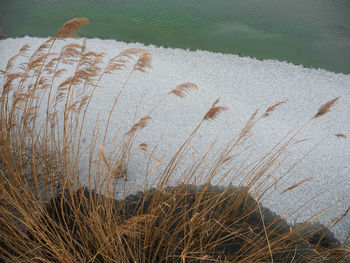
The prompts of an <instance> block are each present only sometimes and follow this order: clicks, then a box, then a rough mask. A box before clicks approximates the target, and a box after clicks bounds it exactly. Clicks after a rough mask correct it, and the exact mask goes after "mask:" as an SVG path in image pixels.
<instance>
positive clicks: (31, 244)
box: [0, 18, 349, 263]
mask: <svg viewBox="0 0 350 263" xmlns="http://www.w3.org/2000/svg"><path fill="white" fill-rule="evenodd" d="M87 23H88V20H87V19H85V18H74V19H72V20H70V21H68V22H67V23H65V24H64V26H63V27H62V28H61V29H60V30H59V31H58V32H57V34H56V36H55V37H54V38H52V39H49V40H48V41H46V42H44V43H43V44H42V45H41V46H39V47H38V48H37V49H36V50H35V51H34V53H33V54H32V55H31V56H30V57H29V58H28V61H27V62H26V63H23V64H21V65H17V64H16V60H17V59H18V58H19V57H24V56H26V53H27V52H28V50H29V47H28V46H27V45H24V46H23V47H22V48H21V49H20V50H19V52H18V53H17V54H16V55H15V56H14V57H12V58H11V59H10V60H9V61H8V64H7V66H6V68H5V70H3V71H1V73H2V75H3V76H4V80H5V81H4V85H3V87H2V90H1V97H0V99H1V107H0V146H1V148H0V178H1V179H0V214H1V215H2V216H1V218H0V259H1V260H3V261H5V262H72V263H73V262H264V261H265V262H267V261H269V262H270V261H272V262H326V261H327V262H340V261H341V260H344V259H345V258H346V257H347V256H348V254H349V250H348V249H347V248H346V247H345V246H343V247H342V246H340V245H339V244H338V243H337V242H336V240H335V239H334V238H332V236H331V235H329V234H328V232H327V231H328V230H327V229H325V228H323V227H321V226H316V227H310V226H309V225H308V224H301V225H298V226H290V225H288V224H287V223H286V222H285V221H284V220H283V219H282V218H280V217H279V216H277V215H274V214H273V213H272V212H271V211H269V210H268V209H266V208H264V207H261V206H260V204H259V203H258V200H259V199H260V198H261V196H262V194H261V192H262V190H263V188H264V187H265V188H267V189H269V188H271V187H272V186H276V182H278V181H279V180H281V178H278V179H275V181H274V182H273V183H269V181H268V179H265V178H271V177H272V178H274V177H273V175H272V173H273V167H274V165H275V164H276V163H277V162H278V157H279V156H281V155H282V154H283V153H284V152H285V151H286V149H288V147H290V146H291V145H293V144H295V143H297V142H298V141H296V140H294V139H295V137H296V135H297V134H298V133H300V131H301V129H300V130H299V131H297V132H296V134H292V135H290V136H289V137H287V142H286V143H285V144H284V145H278V147H277V146H276V147H274V148H273V149H272V150H271V152H269V153H268V154H267V155H266V156H263V157H262V158H261V159H260V160H258V161H257V162H256V163H253V164H249V165H247V166H246V167H243V168H242V169H238V170H235V169H234V168H230V169H228V170H229V171H228V172H226V173H225V174H224V175H223V177H225V176H229V175H230V174H232V173H237V174H243V173H246V174H247V176H246V178H245V181H246V184H245V186H244V187H243V186H240V187H233V186H231V185H229V186H227V187H225V188H219V187H216V186H213V185H211V182H212V180H213V179H214V177H216V176H219V175H220V171H221V169H222V168H223V167H224V166H227V165H229V164H230V163H231V162H233V161H234V160H235V158H236V157H237V155H238V154H236V153H235V152H234V151H235V150H236V148H237V147H239V146H241V145H242V144H243V143H244V141H245V140H246V138H247V137H248V136H249V134H250V133H251V130H252V128H253V127H254V125H255V123H256V122H257V121H258V120H259V119H260V118H259V117H258V110H256V111H255V112H254V113H253V114H252V115H251V117H250V118H249V120H248V121H247V123H246V125H245V126H244V127H243V128H242V129H241V131H240V133H239V134H238V135H237V136H236V137H235V138H233V139H232V140H231V141H230V142H228V144H227V146H226V147H225V148H224V149H222V151H221V152H218V153H215V154H214V158H213V159H210V156H211V154H212V152H211V151H212V149H213V148H212V146H213V145H214V144H215V142H214V143H213V145H212V146H211V148H210V149H209V150H208V152H207V153H205V154H204V155H203V156H202V157H201V158H200V159H199V160H198V161H195V162H194V163H193V164H192V166H191V167H190V169H188V170H186V172H185V173H184V174H183V179H184V181H185V183H184V184H180V185H178V186H173V187H167V186H166V185H167V183H168V182H169V180H170V179H171V177H172V176H173V175H174V171H175V170H176V169H177V167H178V166H179V165H180V164H181V161H182V160H183V158H185V157H186V153H187V152H188V150H189V148H190V142H191V140H192V139H193V138H194V136H195V135H196V133H197V132H198V130H199V129H200V127H201V125H202V123H203V122H204V121H206V120H214V119H216V118H217V117H218V116H219V114H220V113H222V112H223V111H226V110H228V109H227V108H226V107H224V106H218V103H219V99H217V100H216V101H215V102H214V103H213V104H212V105H211V107H210V108H209V110H208V111H207V113H206V114H205V116H204V117H203V119H202V120H201V121H200V123H199V124H198V125H197V126H196V128H195V129H194V130H193V131H192V133H191V134H190V135H189V137H188V138H187V139H186V141H185V142H184V143H183V145H181V147H180V148H179V149H178V151H177V152H176V153H175V154H174V156H172V157H171V159H170V161H169V162H168V163H167V164H166V165H165V168H164V169H163V170H162V171H160V172H159V173H158V175H155V177H156V178H155V180H154V182H153V184H151V183H150V184H147V186H149V185H150V186H151V185H153V186H154V187H153V188H152V189H150V188H147V187H143V186H142V185H141V184H140V183H139V185H140V187H141V188H142V189H143V191H142V192H138V193H136V194H135V195H130V196H127V197H126V198H124V199H122V200H119V201H117V200H116V199H115V197H116V196H118V197H120V195H118V194H120V193H119V188H117V185H118V183H120V182H122V181H121V179H122V178H124V180H126V179H127V176H126V175H127V170H128V163H129V159H130V157H131V155H132V153H133V152H134V151H135V150H136V149H139V150H141V151H143V152H144V153H145V154H146V156H148V157H149V160H150V163H151V161H153V162H155V163H154V166H153V168H152V169H151V171H150V172H149V173H148V174H147V175H146V178H145V181H147V182H149V181H150V178H151V177H152V175H153V174H155V171H156V169H158V167H159V166H160V164H162V162H164V157H165V155H164V156H163V157H161V158H156V157H154V155H153V153H154V152H153V151H152V152H150V153H148V152H147V148H148V145H147V144H146V143H142V144H140V145H138V146H136V147H134V142H135V138H136V136H137V134H138V132H139V131H141V129H142V128H144V127H145V126H146V125H147V122H148V121H149V120H150V119H151V116H150V115H151V113H152V112H153V111H154V110H155V109H156V108H157V106H158V105H159V104H160V103H162V102H163V101H164V99H165V98H167V97H168V94H174V95H176V96H178V97H181V98H183V97H184V96H185V94H186V93H188V92H189V91H191V90H194V89H197V85H196V84H194V83H190V82H187V83H183V84H180V85H178V86H177V87H176V88H175V89H173V90H171V91H170V92H169V93H167V94H165V95H164V97H163V98H162V99H161V100H160V101H159V102H158V103H156V105H155V107H153V109H152V110H151V111H150V113H149V114H148V115H146V116H145V117H143V118H141V119H140V120H139V121H138V122H136V123H134V124H133V125H132V126H131V128H130V129H128V130H129V131H128V132H127V133H126V134H124V135H121V136H122V137H121V139H120V144H116V145H111V146H110V147H108V149H106V148H105V147H104V143H105V140H106V136H107V133H108V130H109V122H110V118H111V116H112V113H113V112H114V108H115V105H116V104H117V102H118V100H119V97H120V94H121V93H122V92H123V90H124V89H125V88H126V86H127V83H128V80H129V79H130V78H131V76H132V75H133V74H134V73H135V72H136V71H140V72H146V70H147V69H149V68H150V67H151V55H150V53H148V52H147V51H145V50H143V49H127V50H125V51H123V52H121V53H120V54H118V55H116V56H115V57H113V58H112V59H110V60H109V61H108V62H107V63H106V65H105V66H103V58H104V54H102V53H96V52H92V51H88V50H87V47H86V41H85V40H84V41H83V43H82V44H67V45H65V46H64V47H63V48H62V49H61V51H60V53H59V54H55V53H52V52H51V50H52V47H53V45H54V43H55V41H56V40H57V41H59V39H60V38H64V37H71V36H76V32H78V31H79V30H80V27H82V26H85V25H86V24H87ZM66 65H69V66H71V67H73V68H74V70H73V71H71V72H66V69H65V67H66ZM128 65H132V67H131V68H132V69H131V71H130V72H129V74H128V77H127V79H126V80H125V82H124V84H123V85H122V87H121V88H120V90H119V92H118V93H117V95H116V98H115V100H114V103H113V105H112V106H111V110H110V112H109V115H108V120H107V124H106V127H105V132H104V136H103V140H101V142H100V141H98V138H99V137H98V129H97V127H96V126H95V128H94V130H93V135H92V137H91V138H88V139H86V138H83V130H84V123H85V118H86V116H87V110H88V107H89V105H90V102H91V99H92V97H93V95H94V93H95V91H96V89H97V88H98V87H99V85H100V82H101V80H102V78H103V76H104V75H106V74H112V73H115V72H117V71H119V70H124V69H126V68H128ZM62 77H63V78H64V79H63V80H62ZM58 80H59V82H60V83H57V81H58ZM89 87H90V88H91V89H88V88H89ZM89 91H90V92H89ZM45 96H46V97H45ZM41 97H45V99H46V101H47V105H46V109H45V110H46V111H45V113H46V116H44V121H41V122H40V121H39V118H38V114H39V110H40V106H41V104H40V103H41V102H42V100H41ZM337 100H338V98H336V99H333V100H331V101H329V102H328V103H326V104H324V105H323V106H321V108H320V109H319V111H318V113H316V115H315V116H314V117H313V119H315V118H318V117H320V116H322V115H324V114H326V113H327V112H328V111H329V110H330V108H331V107H332V106H333V104H334V103H335V102H336V101H337ZM284 103H285V101H281V102H279V103H277V104H275V105H273V106H271V107H269V108H268V109H267V110H266V111H265V113H264V114H263V115H262V118H265V117H268V116H269V114H270V113H271V112H272V111H273V110H275V109H276V108H277V107H278V106H280V105H282V104H284ZM58 109H62V110H63V112H60V111H59V110H58ZM117 135H118V134H117V133H116V135H115V138H117ZM336 136H337V137H339V138H346V136H345V135H343V134H336ZM89 140H90V141H89ZM115 140H116V139H115ZM114 142H115V141H114ZM83 143H86V145H87V147H84V146H82V144H83ZM86 152H88V153H89V163H88V166H89V167H88V170H89V174H88V181H87V185H83V184H82V183H81V182H80V175H79V160H80V158H81V156H82V155H83V154H85V153H86ZM209 164H210V165H209ZM267 175H270V176H267ZM93 176H95V177H93ZM198 177H200V178H201V179H203V180H204V184H203V185H201V186H199V185H198V184H196V182H197V181H196V180H198V179H197V178H198ZM309 179H310V178H309ZM309 179H306V180H303V181H301V182H299V183H296V184H294V185H292V186H290V187H288V188H287V189H285V190H284V191H282V192H281V193H284V192H287V191H290V190H293V189H295V188H297V187H298V186H299V185H301V184H302V183H305V182H306V181H308V180H309ZM254 188H255V190H254ZM92 189H94V190H92ZM348 212H349V209H348V210H347V211H345V213H344V214H343V217H345V216H346V215H347V213H348ZM343 217H341V218H339V220H337V221H336V222H335V223H334V224H337V223H338V222H339V221H340V220H341V219H342V218H343ZM320 233H321V234H320Z"/></svg>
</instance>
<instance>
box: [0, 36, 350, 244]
mask: <svg viewBox="0 0 350 263" xmlns="http://www.w3.org/2000/svg"><path fill="white" fill-rule="evenodd" d="M44 40H45V39H42V38H32V37H24V38H17V39H5V40H1V41H0V57H1V60H0V69H3V68H4V67H5V66H6V63H7V60H8V59H9V58H10V57H11V56H13V55H14V54H16V53H17V52H18V50H19V48H20V47H21V46H22V45H23V44H25V43H28V44H29V45H30V46H31V47H32V48H33V49H34V48H36V47H38V45H39V44H41V43H42V42H43V41H44ZM69 41H73V42H77V43H81V41H82V40H81V39H75V40H68V41H65V42H64V41H60V42H58V43H57V45H55V48H54V51H55V52H59V51H60V48H61V47H62V45H64V44H67V43H69ZM87 47H88V49H91V50H94V51H97V52H105V53H106V60H107V59H109V58H111V57H113V56H115V55H116V54H118V53H119V52H121V51H122V50H125V49H127V48H130V47H141V48H144V49H146V50H147V51H150V52H151V53H152V68H151V69H149V70H148V73H140V72H137V73H135V74H134V75H133V76H132V77H131V79H130V81H129V82H128V84H127V88H126V90H125V92H124V93H123V94H122V96H121V99H120V101H119V103H118V106H117V108H116V111H115V112H114V114H113V116H112V122H111V125H110V127H111V132H110V136H109V139H110V138H111V135H112V133H113V131H116V130H117V128H118V127H119V124H120V122H121V120H122V119H123V117H124V116H126V118H125V119H124V122H125V127H130V120H132V119H133V117H134V114H135V111H136V109H137V108H138V105H139V103H140V98H141V97H142V100H141V104H140V106H139V108H138V111H137V114H136V120H138V119H139V118H140V117H143V116H144V115H145V114H147V113H148V112H149V111H150V110H151V109H152V108H153V106H154V105H155V104H156V103H157V102H158V101H159V99H161V98H162V97H163V96H164V95H165V94H166V93H167V92H169V91H170V90H171V89H173V88H175V87H176V86H177V85H178V84H180V83H183V82H193V83H196V84H197V85H198V90H197V91H193V92H191V93H190V94H188V95H187V96H186V98H185V99H181V98H178V97H175V96H173V95H172V96H169V97H168V98H167V99H166V100H165V101H164V102H163V103H162V104H160V105H159V107H158V108H157V109H156V110H155V111H154V112H153V113H152V115H151V117H152V119H151V120H150V122H149V124H148V126H147V127H146V128H145V129H143V130H142V132H141V133H140V136H139V138H138V140H137V142H136V145H137V144H138V143H141V142H145V143H147V144H148V147H149V149H150V150H151V149H152V148H153V147H155V146H156V144H157V143H158V142H159V140H160V139H161V141H160V143H159V145H158V147H157V149H156V151H155V152H154V155H155V156H156V157H158V158H160V157H161V156H163V155H164V154H166V157H165V159H164V161H163V163H162V164H161V166H160V167H159V168H158V170H157V171H156V173H155V174H157V172H158V171H160V169H161V168H162V167H164V164H165V163H166V160H169V158H170V157H171V156H172V155H173V154H174V153H175V152H176V150H177V149H178V147H179V146H180V145H181V144H182V143H183V142H184V140H185V139H186V138H187V136H188V135H189V134H190V133H191V131H192V130H193V129H194V128H195V127H196V125H197V124H198V123H199V122H200V120H201V119H202V118H203V116H204V114H205V113H206V112H207V110H208V109H209V108H210V106H211V104H212V103H213V102H214V101H215V99H216V98H218V97H220V103H219V105H223V106H226V107H228V108H229V110H228V111H226V112H224V113H223V114H222V115H221V116H220V117H219V119H218V120H216V121H208V122H205V123H204V125H203V126H202V127H201V129H200V130H199V132H198V134H197V135H196V137H195V139H194V140H193V142H192V144H191V145H192V148H191V150H190V152H189V155H188V156H187V158H186V159H185V160H184V164H183V165H181V166H180V169H179V170H178V171H177V172H175V175H176V176H180V174H181V169H182V170H183V169H184V168H185V167H186V164H189V163H190V162H191V160H192V158H193V157H192V153H193V156H194V157H198V156H200V154H204V153H205V152H206V151H207V150H208V147H209V146H210V143H211V142H212V141H213V140H214V139H215V137H216V136H217V135H218V133H219V132H221V134H220V137H219V139H218V147H220V146H222V145H224V144H225V143H227V142H228V141H229V140H230V139H231V138H232V136H233V135H235V134H237V133H238V132H239V129H241V128H242V127H243V126H244V124H245V122H246V121H247V119H248V118H249V116H250V115H251V114H252V113H253V112H254V111H255V110H256V109H257V108H259V109H260V111H261V114H262V113H263V112H264V111H265V110H266V108H267V107H269V106H271V105H273V104H275V103H277V102H279V101H282V100H288V102H287V103H286V104H284V105H282V106H280V107H279V108H277V109H276V110H275V111H274V112H272V114H271V116H270V117H268V118H266V119H262V120H260V121H259V122H258V123H257V125H256V126H255V127H254V129H253V136H252V137H251V138H250V139H249V141H248V142H247V144H246V145H247V146H248V145H251V148H250V149H251V153H250V157H249V160H254V159H255V160H256V159H258V158H259V157H262V156H263V155H264V154H265V153H267V152H269V150H270V149H271V148H272V146H273V145H274V144H275V143H277V142H278V141H279V140H280V139H281V138H282V137H283V135H285V134H286V133H287V132H288V131H289V130H290V129H291V128H295V127H300V126H302V125H303V124H304V123H305V122H306V121H308V120H309V119H311V118H312V116H313V115H314V114H315V113H316V112H317V110H318V108H319V107H320V105H322V104H324V103H325V102H327V101H329V100H330V99H332V98H335V97H338V96H340V97H341V98H340V100H339V102H337V104H336V105H335V106H334V107H333V108H332V110H331V112H330V113H328V114H327V115H325V116H322V117H321V118H319V119H316V120H313V121H311V122H310V123H309V125H308V126H307V127H306V128H305V129H304V130H303V131H302V133H301V134H300V135H299V136H298V137H297V139H305V138H308V139H309V140H308V141H305V142H303V143H299V144H296V145H295V146H294V147H292V148H290V149H289V151H288V153H286V154H285V155H284V157H282V158H281V159H283V158H285V161H284V163H282V167H281V168H280V169H277V170H276V172H275V173H274V174H273V177H271V180H274V178H278V176H279V175H280V174H281V173H283V171H286V170H287V169H288V168H289V167H291V166H292V164H293V163H295V162H297V161H298V160H299V159H300V158H301V157H303V155H304V154H305V153H307V151H308V150H309V149H311V148H312V147H313V146H315V145H316V144H317V143H318V142H320V141H322V140H323V139H324V138H325V139H324V140H323V141H322V143H321V144H320V145H318V146H317V148H315V149H314V150H313V151H312V152H311V153H310V154H309V155H308V156H307V157H305V158H304V159H303V160H302V161H301V162H300V163H299V164H298V165H297V166H296V167H295V168H294V169H293V170H292V171H291V172H290V175H289V177H288V180H287V181H283V185H282V181H281V182H280V183H278V184H277V187H278V190H277V191H274V192H272V193H271V194H270V195H268V196H267V197H266V198H264V199H263V200H262V203H263V204H264V205H266V206H268V207H269V208H271V209H272V210H273V211H275V212H277V213H278V214H281V215H283V216H286V217H287V218H288V220H289V221H290V222H299V221H303V220H306V219H309V218H310V217H311V216H312V215H314V214H316V213H317V212H319V211H321V210H323V209H325V208H330V210H329V211H328V213H326V214H325V215H323V216H322V217H321V218H320V219H319V220H320V222H321V223H324V224H326V223H327V222H330V220H332V219H335V218H337V217H338V216H340V215H342V214H343V213H344V212H345V211H346V209H347V208H348V207H349V206H350V139H349V138H348V139H344V138H338V137H336V136H335V135H334V134H337V133H343V134H345V135H347V136H348V137H350V119H349V117H350V75H344V74H335V73H331V72H328V71H325V70H321V69H308V68H304V67H302V66H296V65H292V64H289V63H286V62H280V61H272V60H265V61H258V60H256V59H253V58H248V57H238V56H236V55H228V54H218V53H211V52H207V51H186V50H181V49H169V48H161V47H155V46H144V45H143V44H139V43H135V44H126V43H122V42H117V41H114V40H100V39H88V40H87ZM127 74H128V72H127V71H125V72H119V73H117V74H115V75H111V76H109V75H108V76H106V77H105V78H104V79H103V81H102V83H101V86H102V88H100V89H98V90H97V92H96V94H95V96H94V99H93V101H92V104H91V106H90V107H91V111H90V113H89V115H88V121H87V123H86V126H85V127H86V130H85V137H87V138H88V137H89V136H91V132H92V127H93V125H94V124H95V120H96V117H97V116H98V117H99V121H100V124H99V125H100V127H104V126H103V124H104V123H105V121H106V119H107V116H108V111H109V109H110V107H111V105H112V103H113V100H114V98H115V96H116V94H117V92H118V90H119V88H120V86H121V84H122V83H123V81H124V80H125V78H126V76H127ZM1 81H2V80H1ZM43 110H44V109H43ZM125 129H126V128H125ZM102 132H103V129H101V134H102ZM162 135H164V136H163V137H162ZM161 137H162V138H161ZM108 142H110V140H107V142H106V143H105V145H104V147H105V148H106V149H108ZM241 149H243V148H240V150H241ZM238 150H239V149H237V151H238ZM244 156H246V155H244ZM244 159H245V158H244V157H242V156H240V157H238V158H237V161H236V162H235V163H234V164H235V165H236V166H237V167H239V166H240V164H241V163H240V162H242V161H243V160H244ZM86 161H87V159H86V158H85V159H84V158H83V159H82V161H81V167H82V170H84V167H86V164H84V162H86ZM147 161H148V158H147V157H146V156H145V155H144V154H142V153H141V152H136V153H135V155H134V157H133V158H132V160H131V162H130V165H129V170H130V171H129V174H128V183H130V184H133V183H134V182H135V181H136V179H139V181H140V182H141V183H142V182H144V175H145V173H146V166H147ZM153 165H154V163H153V162H152V163H151V165H150V167H153ZM162 165H163V166H162ZM85 171H86V170H85ZM82 177H84V176H82ZM310 177H312V180H310V181H308V182H305V183H304V184H301V185H300V186H299V187H297V188H295V189H293V190H291V191H288V192H286V193H283V194H281V192H282V191H283V190H284V189H286V188H287V187H289V186H291V185H293V184H295V183H298V182H300V181H302V180H304V179H307V178H310ZM174 179H175V178H174ZM231 180H232V178H230V177H226V178H225V180H224V181H223V182H222V184H228V183H229V182H230V181H231ZM238 182H239V180H238V179H237V181H235V182H234V183H238ZM135 188H137V186H136V187H135ZM320 193H322V194H321V195H320V196H318V197H316V198H314V199H312V198H313V197H315V196H317V195H319V194H320ZM310 199H312V200H311V201H310ZM305 203H306V205H305V206H303V207H302V208H301V209H300V210H299V211H298V212H297V213H295V214H294V215H288V212H290V210H289V209H291V208H295V207H300V206H302V205H303V204H305ZM332 230H333V231H334V233H335V234H336V237H337V238H339V239H341V240H344V239H345V238H346V236H347V235H348V234H349V232H350V213H349V214H348V215H347V216H346V217H345V218H344V219H343V220H342V221H341V222H340V223H338V224H337V225H336V226H334V227H333V228H332Z"/></svg>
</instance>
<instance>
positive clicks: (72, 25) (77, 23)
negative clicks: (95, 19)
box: [56, 17, 89, 38]
mask: <svg viewBox="0 0 350 263" xmlns="http://www.w3.org/2000/svg"><path fill="white" fill-rule="evenodd" d="M88 23H89V20H88V19H87V18H85V17H75V18H73V19H71V20H69V21H67V22H66V23H64V25H63V26H62V27H61V28H60V29H59V30H58V31H57V33H56V38H65V37H77V36H78V35H77V34H76V33H75V32H79V31H80V27H83V26H86V25H87V24H88Z"/></svg>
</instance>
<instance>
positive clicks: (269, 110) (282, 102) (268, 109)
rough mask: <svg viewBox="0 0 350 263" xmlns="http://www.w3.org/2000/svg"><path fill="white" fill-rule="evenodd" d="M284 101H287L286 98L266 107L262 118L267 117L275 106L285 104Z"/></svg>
mask: <svg viewBox="0 0 350 263" xmlns="http://www.w3.org/2000/svg"><path fill="white" fill-rule="evenodd" d="M286 102H287V101H286V100H283V101H280V102H277V103H276V104H274V105H272V106H270V107H268V108H267V110H266V111H265V113H264V114H263V115H262V118H266V117H268V116H269V115H270V114H271V112H272V111H274V110H275V109H276V108H277V107H279V106H281V105H283V104H285V103H286Z"/></svg>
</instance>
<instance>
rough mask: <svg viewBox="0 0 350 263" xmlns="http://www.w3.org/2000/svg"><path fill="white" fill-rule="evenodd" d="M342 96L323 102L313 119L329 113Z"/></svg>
mask: <svg viewBox="0 0 350 263" xmlns="http://www.w3.org/2000/svg"><path fill="white" fill-rule="evenodd" d="M339 98H340V97H336V98H334V99H332V100H330V101H328V102H327V103H325V104H323V105H322V106H321V107H320V108H319V109H318V112H317V113H316V114H315V115H314V117H313V118H312V119H316V118H319V117H321V116H323V115H325V114H326V113H328V112H329V111H330V109H331V108H332V106H333V105H334V104H335V103H336V102H337V100H338V99H339Z"/></svg>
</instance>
